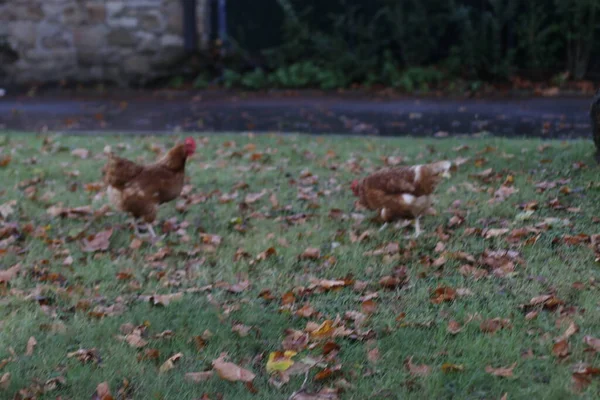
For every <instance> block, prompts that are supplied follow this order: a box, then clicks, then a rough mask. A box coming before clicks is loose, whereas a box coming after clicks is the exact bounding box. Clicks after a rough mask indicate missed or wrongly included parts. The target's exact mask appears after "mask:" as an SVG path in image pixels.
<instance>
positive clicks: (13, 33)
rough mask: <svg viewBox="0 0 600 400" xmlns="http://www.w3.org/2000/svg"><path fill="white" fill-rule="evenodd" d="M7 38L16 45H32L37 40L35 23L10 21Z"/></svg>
mask: <svg viewBox="0 0 600 400" xmlns="http://www.w3.org/2000/svg"><path fill="white" fill-rule="evenodd" d="M8 32H9V39H10V40H11V41H13V42H15V43H16V44H17V46H18V47H33V46H35V43H36V40H37V24H36V23H35V22H29V21H16V22H11V23H10V24H9V28H8Z"/></svg>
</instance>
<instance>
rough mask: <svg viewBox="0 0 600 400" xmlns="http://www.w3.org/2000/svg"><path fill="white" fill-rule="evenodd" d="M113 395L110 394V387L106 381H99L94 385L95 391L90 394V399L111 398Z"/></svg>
mask: <svg viewBox="0 0 600 400" xmlns="http://www.w3.org/2000/svg"><path fill="white" fill-rule="evenodd" d="M112 399H113V397H112V395H111V394H110V387H109V386H108V382H102V383H99V384H98V386H96V392H94V394H93V395H92V400H112Z"/></svg>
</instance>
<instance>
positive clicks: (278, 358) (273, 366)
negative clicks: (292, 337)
mask: <svg viewBox="0 0 600 400" xmlns="http://www.w3.org/2000/svg"><path fill="white" fill-rule="evenodd" d="M296 354H297V353H296V352H295V351H291V350H286V351H274V352H272V353H270V354H269V359H268V361H267V372H268V373H269V374H272V373H274V372H284V371H286V370H288V369H289V368H290V367H291V366H292V365H294V360H292V358H293V357H294V356H295V355H296Z"/></svg>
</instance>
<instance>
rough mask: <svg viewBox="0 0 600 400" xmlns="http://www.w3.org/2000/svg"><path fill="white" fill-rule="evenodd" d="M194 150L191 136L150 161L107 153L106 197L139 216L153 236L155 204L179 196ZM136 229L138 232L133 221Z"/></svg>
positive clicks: (156, 205) (104, 172)
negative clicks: (188, 161)
mask: <svg viewBox="0 0 600 400" xmlns="http://www.w3.org/2000/svg"><path fill="white" fill-rule="evenodd" d="M195 151H196V142H195V141H194V139H193V138H186V139H185V141H184V142H183V143H179V144H177V145H176V146H175V147H173V148H172V149H171V150H169V152H168V153H167V154H165V155H164V156H163V157H162V158H161V159H160V160H158V161H157V162H155V163H154V164H150V165H140V164H137V163H135V162H133V161H130V160H127V159H125V158H121V157H117V156H115V155H114V154H109V156H108V161H107V163H106V165H105V166H104V168H103V169H102V172H103V175H104V176H103V179H104V183H105V184H106V185H107V187H108V189H107V193H108V198H109V201H110V202H111V204H113V205H114V206H115V207H116V208H118V209H119V210H121V211H124V212H127V213H129V214H131V215H133V217H134V218H135V219H136V220H137V219H142V220H143V221H144V222H145V223H146V227H147V229H148V231H149V232H150V234H151V235H152V236H153V237H155V236H156V234H155V233H154V229H153V228H152V225H151V224H152V223H153V222H154V220H155V219H156V214H157V212H158V206H159V205H160V204H163V203H167V202H169V201H172V200H174V199H176V198H177V197H179V195H180V194H181V190H182V188H183V184H184V179H185V163H186V160H187V158H188V157H189V156H191V155H192V154H194V152H195ZM136 230H138V233H139V228H138V227H137V224H136Z"/></svg>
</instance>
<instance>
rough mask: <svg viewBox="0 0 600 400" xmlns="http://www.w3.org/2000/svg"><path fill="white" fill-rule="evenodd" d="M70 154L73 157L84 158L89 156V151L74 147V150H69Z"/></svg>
mask: <svg viewBox="0 0 600 400" xmlns="http://www.w3.org/2000/svg"><path fill="white" fill-rule="evenodd" d="M71 154H72V155H73V156H75V157H79V158H81V159H82V160H85V159H86V158H88V157H89V156H90V151H89V150H87V149H75V150H73V151H71Z"/></svg>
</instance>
